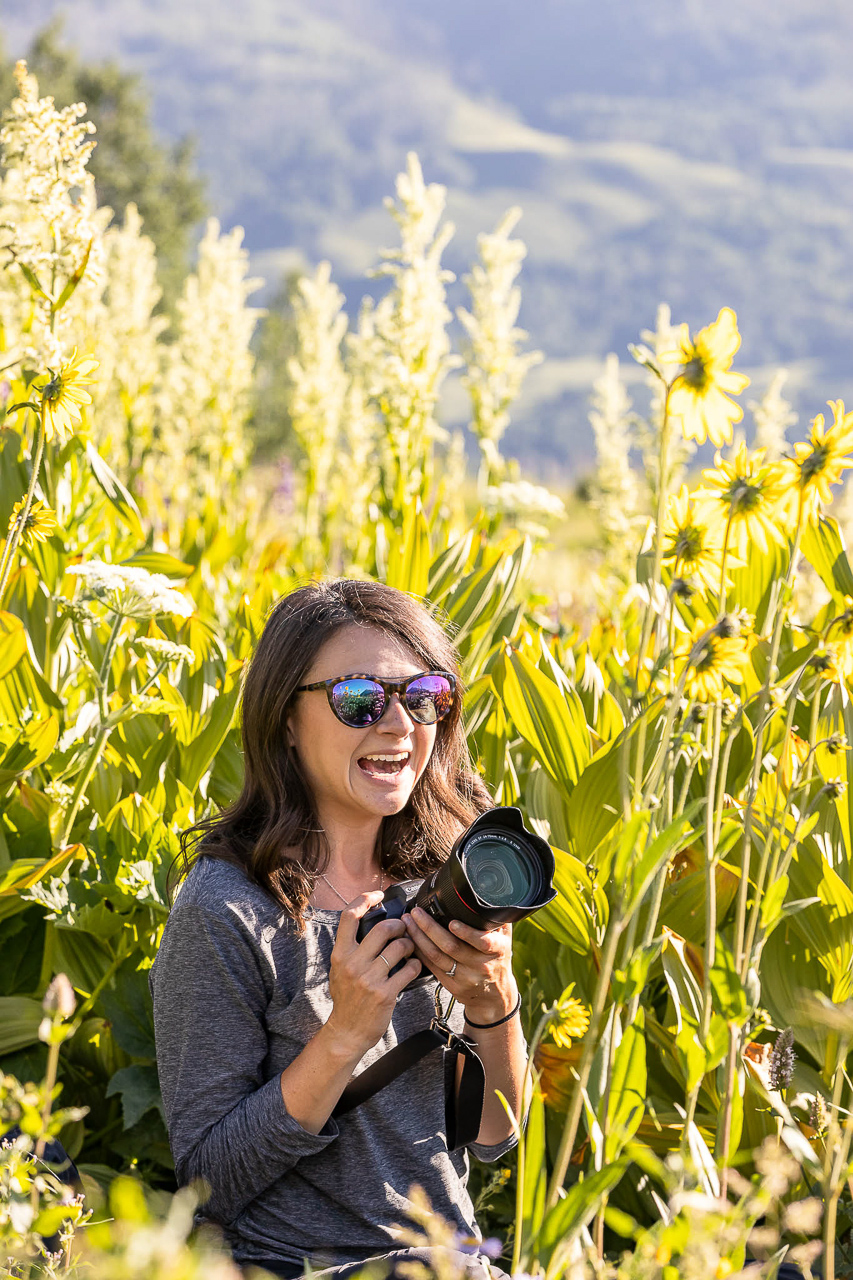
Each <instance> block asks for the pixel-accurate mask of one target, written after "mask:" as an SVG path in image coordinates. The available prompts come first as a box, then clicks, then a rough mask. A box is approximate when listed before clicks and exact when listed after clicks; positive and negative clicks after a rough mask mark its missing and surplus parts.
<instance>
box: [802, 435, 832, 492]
mask: <svg viewBox="0 0 853 1280" xmlns="http://www.w3.org/2000/svg"><path fill="white" fill-rule="evenodd" d="M828 459H829V449H828V447H827V446H826V445H825V444H817V445H815V447H814V448H813V449H812V451H811V453H810V454H808V455H807V457H805V458H803V460H802V462H801V463H800V486H801V487H803V486H804V485H807V484H808V483H809V481H810V480H814V478H815V476H819V475H820V474H821V472H822V471H823V470H824V469H825V467H826V464H827V461H828Z"/></svg>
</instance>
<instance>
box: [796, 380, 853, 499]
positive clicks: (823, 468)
mask: <svg viewBox="0 0 853 1280" xmlns="http://www.w3.org/2000/svg"><path fill="white" fill-rule="evenodd" d="M827 403H828V404H829V407H830V409H831V410H832V412H833V417H834V421H833V423H832V426H831V427H828V428H826V424H825V420H824V416H823V414H822V413H819V414H818V415H817V417H816V418H815V420H814V422H813V423H812V429H811V434H810V436H809V438H808V440H807V441H805V440H801V441H800V442H799V443H798V444H795V445H794V457H793V458H786V459H785V460H784V462H783V464H782V465H783V467H784V468H785V478H786V480H787V481H788V484H789V486H790V490H789V493H790V496H791V497H792V498H795V499H796V501H797V503H800V502H802V508H803V519H804V520H807V521H809V522H811V523H815V522H816V521H817V520H818V519H819V517H820V513H821V507H822V506H827V505H828V504H829V503H830V502H831V501H832V493H831V492H830V488H829V486H830V485H833V484H839V483H840V482H841V479H842V475H843V472H844V471H845V470H846V469H847V468H848V467H853V458H851V457H850V456H849V455H850V454H851V453H853V413H845V412H844V401H843V400H829V401H827ZM791 514H792V515H793V517H794V518H796V511H793V512H792V513H791Z"/></svg>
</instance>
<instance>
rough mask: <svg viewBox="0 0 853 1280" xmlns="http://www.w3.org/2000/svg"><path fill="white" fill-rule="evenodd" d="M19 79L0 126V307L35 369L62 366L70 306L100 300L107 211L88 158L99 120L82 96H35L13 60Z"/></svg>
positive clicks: (33, 85)
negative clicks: (65, 102)
mask: <svg viewBox="0 0 853 1280" xmlns="http://www.w3.org/2000/svg"><path fill="white" fill-rule="evenodd" d="M15 79H16V82H17V85H18V96H17V97H16V98H15V99H14V100H13V102H12V104H11V106H10V107H9V109H8V110H7V111H6V113H5V116H4V124H3V128H2V129H0V151H1V152H2V165H3V168H4V170H5V173H4V177H3V180H2V183H0V207H2V219H0V221H2V223H3V228H2V231H0V258H2V260H3V263H4V265H6V264H9V267H8V269H7V270H6V271H4V272H3V273H2V285H1V286H0V290H1V291H0V311H2V319H3V321H4V324H5V327H6V329H7V331H11V332H13V333H18V334H22V335H23V334H26V347H25V348H24V349H22V350H21V351H20V352H18V353H17V354H19V355H20V356H22V357H23V358H24V359H25V361H26V363H27V364H28V365H30V366H32V367H36V368H37V369H39V370H41V369H44V368H46V367H48V366H50V367H53V368H57V367H58V365H59V364H60V363H61V361H62V359H63V357H64V356H65V355H66V354H67V349H68V346H69V345H70V341H69V332H70V329H71V327H72V325H73V321H74V318H75V316H77V317H79V315H80V314H82V313H83V312H85V310H86V309H87V307H89V306H91V305H92V303H93V302H96V301H97V298H98V296H99V294H100V290H101V288H102V286H103V270H102V268H103V252H102V247H101V238H102V233H103V229H104V227H105V225H106V223H107V221H108V220H109V216H110V211H109V210H108V209H104V210H99V209H98V208H97V202H96V199H95V187H94V181H93V179H92V176H91V174H90V173H89V172H88V170H87V168H86V165H87V162H88V160H89V156H90V155H91V153H92V148H93V147H94V145H95V144H94V142H93V141H92V140H91V136H90V135H91V134H92V133H94V131H95V126H94V125H93V124H92V123H91V121H83V120H81V117H82V115H83V113H84V111H85V106H84V105H83V104H82V103H75V104H74V105H72V106H70V107H65V108H64V109H63V110H61V111H58V110H57V109H56V107H55V106H54V102H53V98H50V97H46V98H40V97H39V96H38V84H37V82H36V79H35V77H34V76H31V75H29V74H28V72H27V67H26V63H24V62H19V63H18V64H17V65H16V67H15ZM84 267H85V272H84V274H83V278H82V282H81V283H80V285H79V287H78V288H77V289H76V291H75V293H74V294H72V295H71V301H70V302H69V303H68V305H63V306H62V307H60V306H59V303H60V300H61V298H62V291H63V289H64V288H65V287H66V286H67V285H68V284H69V282H71V281H72V280H73V278H74V277H75V275H76V274H78V273H79V272H80V271H81V270H82V269H83V268H84ZM36 286H37V287H36ZM31 308H33V309H34V315H33V317H32V320H31V321H30V319H29V314H28V313H29V311H30V309H31ZM52 320H53V323H51V321H52Z"/></svg>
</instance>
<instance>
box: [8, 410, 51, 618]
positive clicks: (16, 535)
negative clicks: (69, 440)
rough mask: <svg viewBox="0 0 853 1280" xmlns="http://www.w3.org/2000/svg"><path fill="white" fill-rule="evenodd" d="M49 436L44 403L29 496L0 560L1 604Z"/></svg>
mask: <svg viewBox="0 0 853 1280" xmlns="http://www.w3.org/2000/svg"><path fill="white" fill-rule="evenodd" d="M46 436H47V409H46V406H45V405H42V407H41V410H40V412H39V429H38V438H37V441H36V452H35V457H34V459H33V465H32V469H31V472H30V483H29V486H28V487H27V496H26V498H25V499H24V506H23V509H22V510H21V511H19V512H18V515H17V517H16V519H15V523H14V525H13V527H12V530H11V532H10V534H9V537H8V538H7V539H6V545H5V547H4V548H3V558H2V560H0V605H2V603H3V596H4V595H5V593H6V583H7V582H8V580H9V573H10V571H11V569H12V561H13V559H14V556H15V552H16V551H17V549H18V544H19V543H20V541H21V537H22V536H23V532H24V529H26V527H27V520H28V519H29V515H30V511H31V509H32V505H33V497H34V495H35V491H36V485H37V483H38V476H39V471H40V470H41V460H42V457H43V455H44V444H45V439H46Z"/></svg>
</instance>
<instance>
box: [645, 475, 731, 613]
mask: <svg viewBox="0 0 853 1280" xmlns="http://www.w3.org/2000/svg"><path fill="white" fill-rule="evenodd" d="M724 536H725V526H724V525H723V524H722V522H721V521H720V519H719V516H717V515H716V513H713V512H709V513H708V514H707V515H706V516H705V517H704V518H703V515H702V513H701V512H699V511H697V509H696V503H695V501H694V498H693V495H692V494H691V492H690V490H689V489H688V488H687V485H686V484H683V485H682V486H681V488H680V489H679V491H678V493H674V494H671V495H670V497H669V498H668V499H667V504H666V513H665V515H664V520H663V525H662V528H661V537H662V539H663V563H664V564H665V565H666V566H667V567H668V568H670V569H671V570H672V576H673V577H674V578H694V579H696V580H697V581H698V582H700V583H701V584H702V586H703V587H704V588H705V589H706V590H708V591H715V592H718V591H719V590H720V575H721V572H722V559H723V539H724ZM740 563H741V562H740V560H739V559H738V557H737V555H736V554H735V555H733V554H732V552H731V551H730V552H729V555H728V560H727V564H728V565H729V567H730V568H733V569H734V568H737V567H739V565H740ZM726 586H731V583H730V582H728V580H727V581H726Z"/></svg>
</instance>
